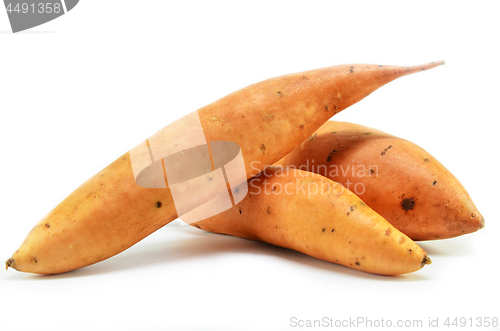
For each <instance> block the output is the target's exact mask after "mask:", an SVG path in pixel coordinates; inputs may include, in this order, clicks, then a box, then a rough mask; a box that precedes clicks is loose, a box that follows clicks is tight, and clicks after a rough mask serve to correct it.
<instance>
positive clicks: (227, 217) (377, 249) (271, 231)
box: [191, 167, 430, 275]
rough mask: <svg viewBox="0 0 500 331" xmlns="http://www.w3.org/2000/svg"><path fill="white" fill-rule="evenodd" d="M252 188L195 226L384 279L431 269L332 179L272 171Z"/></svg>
mask: <svg viewBox="0 0 500 331" xmlns="http://www.w3.org/2000/svg"><path fill="white" fill-rule="evenodd" d="M249 186H250V189H249V194H248V195H247V196H246V197H245V199H243V201H241V202H240V203H239V204H238V205H236V206H234V207H233V208H231V209H228V210H226V211H224V212H222V213H221V214H218V215H215V216H212V217H210V218H207V219H204V220H202V221H198V222H196V223H192V224H191V225H193V226H196V227H198V228H200V229H203V230H206V231H210V232H215V233H222V234H229V235H233V236H237V237H242V238H247V239H252V240H257V241H262V242H266V243H269V244H272V245H275V246H280V247H285V248H289V249H294V250H296V251H299V252H302V253H305V254H307V255H310V256H313V257H316V258H319V259H322V260H325V261H329V262H333V263H337V264H341V265H344V266H347V267H350V268H353V269H358V270H361V271H365V272H370V273H375V274H381V275H398V274H404V273H409V272H413V271H416V270H419V269H421V268H422V267H423V266H424V265H425V264H429V263H430V259H429V258H428V257H427V254H426V253H425V251H424V250H423V249H422V248H421V247H420V246H418V245H417V244H416V243H415V242H413V241H412V240H411V239H410V238H408V237H407V236H406V235H404V234H403V233H401V232H400V231H399V230H397V229H396V228H395V227H394V226H392V225H391V224H390V223H388V222H387V221H386V220H385V219H384V218H382V217H381V216H380V215H379V214H377V213H376V212H374V211H373V210H372V209H371V208H370V207H368V206H367V205H366V204H365V203H364V202H363V201H362V200H361V199H360V198H359V197H358V196H356V195H355V194H353V193H352V192H351V191H349V190H347V189H346V188H344V187H343V186H342V185H340V184H338V183H335V182H334V181H331V180H330V179H328V178H326V177H323V176H321V175H316V174H313V173H310V172H306V171H302V170H298V169H291V168H288V169H286V168H283V167H269V168H267V169H266V170H264V171H263V172H262V173H261V174H259V175H258V176H256V177H254V178H252V179H250V180H249Z"/></svg>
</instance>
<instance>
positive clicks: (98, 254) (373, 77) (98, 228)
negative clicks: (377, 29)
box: [6, 62, 443, 274]
mask: <svg viewBox="0 0 500 331" xmlns="http://www.w3.org/2000/svg"><path fill="white" fill-rule="evenodd" d="M440 64H443V63H442V62H436V63H430V64H427V65H421V66H414V67H396V66H378V65H365V64H363V65H341V66H335V67H329V68H323V69H317V70H312V71H307V72H302V73H297V74H291V75H286V76H281V77H277V78H272V79H269V80H265V81H263V82H260V83H257V84H253V85H250V86H248V87H246V88H243V89H241V90H239V91H237V92H234V93H232V94H230V95H228V96H226V97H224V98H222V99H220V100H218V101H216V102H214V103H212V104H210V105H208V106H205V107H203V108H201V109H199V110H198V111H197V112H196V113H195V114H191V115H192V116H188V117H186V118H181V119H180V120H178V121H177V122H174V123H172V124H170V125H169V126H168V127H167V128H168V130H166V131H165V129H164V130H162V131H161V132H158V133H157V134H155V135H154V136H152V137H151V138H150V139H149V140H147V141H145V142H144V143H141V144H140V145H138V146H137V147H136V148H134V149H133V150H131V151H130V153H126V154H124V155H123V156H121V157H119V158H118V159H117V160H116V161H114V162H113V163H112V164H110V165H109V166H108V167H106V168H105V169H103V170H102V171H101V172H99V173H98V174H96V175H95V176H93V177H92V178H90V179H89V180H88V181H86V182H85V183H83V184H82V185H81V186H80V187H78V188H77V189H76V190H75V191H74V192H73V193H71V194H70V195H69V196H68V197H67V198H66V199H65V200H63V201H62V202H61V203H60V204H59V205H58V206H56V207H55V208H54V209H53V210H52V211H51V212H50V213H49V214H48V215H46V216H45V217H44V218H43V219H42V220H41V221H40V222H39V223H38V224H37V225H35V227H34V228H33V229H32V231H31V232H30V233H29V234H28V236H27V238H26V239H25V241H24V242H23V243H22V245H21V247H20V248H19V249H18V250H17V251H16V252H15V253H14V254H13V256H12V258H10V259H9V260H8V261H7V262H6V265H7V267H12V268H14V269H17V270H19V271H25V272H33V273H40V274H54V273H62V272H66V271H70V270H74V269H77V268H81V267H85V266H88V265H90V264H93V263H96V262H99V261H102V260H104V259H107V258H109V257H111V256H113V255H115V254H118V253H119V252H121V251H123V250H125V249H127V248H128V247H130V246H132V245H134V244H135V243H137V242H138V241H140V240H141V239H143V238H144V237H146V236H147V235H149V234H151V233H152V232H154V231H156V230H157V229H159V228H160V227H162V226H164V225H165V224H167V223H169V222H171V221H172V220H174V219H175V218H177V216H178V214H179V210H178V209H179V204H177V203H176V204H174V202H175V201H174V196H173V186H172V183H173V182H175V183H177V181H180V180H181V179H182V177H183V176H185V175H191V174H189V173H187V172H186V171H184V172H183V170H185V169H190V168H189V167H188V168H185V169H184V168H182V167H179V169H175V170H176V171H177V173H176V176H167V175H166V173H167V171H166V168H167V166H166V165H165V164H164V163H166V161H165V160H166V158H163V157H164V156H166V155H169V154H165V153H166V152H165V149H169V150H171V151H172V150H175V151H176V153H175V155H177V156H178V155H179V154H182V153H183V149H180V150H179V148H180V146H177V145H176V144H172V142H171V141H170V138H171V139H174V141H177V142H179V144H180V145H183V146H187V147H193V146H197V144H198V145H199V144H200V140H203V141H206V142H210V144H212V142H214V141H229V142H234V143H236V144H238V145H239V147H240V148H241V153H242V157H243V160H244V166H245V170H244V174H245V175H246V176H245V177H246V178H245V179H248V178H251V177H252V176H254V175H256V174H257V173H258V172H259V171H260V170H262V169H264V168H265V167H266V166H268V165H271V164H273V163H274V162H276V161H278V160H279V159H280V158H282V157H284V156H285V155H286V154H288V153H289V152H291V151H292V150H293V148H295V146H296V145H298V144H300V143H301V142H302V141H303V140H304V139H306V138H307V137H308V136H310V135H311V134H312V133H313V132H314V131H315V130H317V129H318V128H319V127H320V126H321V125H322V124H324V123H325V122H326V121H327V120H328V119H329V118H330V117H331V116H333V115H334V114H336V113H338V112H339V111H341V110H343V109H345V108H346V107H348V106H350V105H352V104H354V103H356V102H358V101H359V100H361V99H363V98H364V97H366V96H367V95H369V94H370V93H371V92H373V91H375V90H376V89H378V88H379V87H381V86H383V85H384V84H386V83H388V82H390V81H392V80H394V79H396V78H398V77H401V76H404V75H407V74H411V73H415V72H420V71H422V70H425V69H430V68H434V67H436V66H438V65H440ZM194 127H199V130H197V131H196V130H194V129H193V128H194ZM193 130H194V131H196V132H195V133H196V134H194V131H193ZM200 131H201V134H200ZM165 132H166V134H165ZM153 138H154V139H153ZM153 140H154V141H153ZM157 150H162V152H161V153H159V154H158V153H156V154H155V151H157ZM148 151H149V154H148ZM196 153H197V152H196ZM196 153H194V154H193V155H195V156H196V155H197V154H196ZM203 153H205V152H204V151H201V152H200V153H199V154H200V155H201V154H203ZM205 154H206V153H205ZM148 155H149V156H151V160H149V156H148ZM172 155H174V154H172ZM175 155H174V156H175ZM131 160H132V161H131ZM149 161H151V162H150V163H151V165H149V166H147V169H149V170H151V173H155V174H158V173H161V174H162V176H161V180H160V181H156V180H153V181H151V178H150V177H149V174H150V173H149V172H148V173H147V175H145V176H142V174H143V172H139V171H140V170H142V169H143V168H144V167H145V166H146V164H147V163H148V162H149ZM210 161H211V162H212V165H211V166H212V169H213V168H214V163H213V162H214V160H212V159H210ZM177 164H178V163H177V162H170V165H171V166H173V167H174V168H175V166H176V165H177ZM250 164H252V166H250ZM162 166H163V171H162V170H161V169H162ZM208 167H210V162H209V163H208ZM149 170H148V171H149ZM196 170H199V169H196ZM167 177H168V178H167ZM155 178H156V177H155ZM204 178H206V180H207V181H208V180H212V177H210V176H207V177H204ZM139 179H140V180H141V181H142V182H143V183H145V184H144V185H145V187H141V186H140V185H138V182H137V181H138V180H139ZM204 184H207V183H204ZM144 185H143V186H144ZM148 185H149V186H148ZM207 185H208V184H207ZM214 185H215V184H214ZM196 188H197V187H196V186H191V187H187V188H186V187H184V188H183V189H182V190H179V191H180V193H181V194H184V197H187V199H186V200H187V201H189V202H190V204H186V205H184V206H183V209H185V210H183V213H184V212H187V211H189V209H190V208H194V207H196V206H197V205H199V204H202V203H205V202H206V201H207V199H210V197H209V196H206V195H203V192H201V193H200V196H201V198H199V199H196V197H198V196H197V195H195V194H191V192H190V190H191V189H192V190H195V189H196ZM226 190H227V188H226ZM233 193H234V192H233ZM190 196H195V199H190V198H191V197H190ZM204 199H205V200H204Z"/></svg>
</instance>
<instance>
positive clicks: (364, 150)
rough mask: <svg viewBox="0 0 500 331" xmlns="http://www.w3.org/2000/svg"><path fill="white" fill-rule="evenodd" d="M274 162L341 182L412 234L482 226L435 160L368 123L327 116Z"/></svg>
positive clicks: (447, 233) (422, 236)
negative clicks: (284, 155) (309, 135)
mask: <svg viewBox="0 0 500 331" xmlns="http://www.w3.org/2000/svg"><path fill="white" fill-rule="evenodd" d="M276 164H277V165H282V166H292V167H297V168H300V169H304V170H308V171H312V172H315V173H318V174H321V175H323V176H326V177H328V178H330V179H332V180H334V181H337V182H339V183H341V184H342V185H344V186H345V187H347V188H349V189H350V190H352V191H353V192H354V193H356V194H357V195H359V197H360V198H361V199H362V200H363V201H365V202H366V204H367V205H368V206H370V207H371V208H373V209H374V210H375V211H376V212H377V213H379V214H380V215H382V216H383V217H384V218H385V219H387V220H388V221H389V222H391V224H392V225H394V226H395V227H396V228H397V229H399V230H400V231H401V232H403V233H405V234H406V235H408V236H409V237H410V238H412V239H413V240H431V239H444V238H451V237H456V236H460V235H463V234H466V233H471V232H475V231H477V230H479V229H481V228H483V227H484V218H483V217H482V216H481V214H480V213H479V211H478V210H477V208H476V206H475V205H474V203H473V202H472V199H471V197H470V196H469V194H468V193H467V191H466V190H465V188H464V187H463V185H462V184H461V183H460V182H459V181H458V179H457V178H456V177H455V176H453V174H451V173H450V171H448V170H447V169H446V168H445V167H444V166H443V165H442V164H441V163H440V162H439V161H438V160H436V159H435V158H434V157H433V156H432V155H430V154H429V153H427V152H426V151H425V150H424V149H422V148H420V147H419V146H417V145H416V144H414V143H412V142H410V141H407V140H404V139H401V138H398V137H395V136H393V135H390V134H387V133H385V132H382V131H379V130H375V129H373V128H369V127H365V126H362V125H357V124H351V123H346V122H336V121H328V122H327V123H326V124H325V125H323V126H322V127H321V128H320V129H319V130H317V131H316V132H315V133H314V134H313V135H312V136H311V137H310V138H309V139H307V140H305V141H304V142H303V143H302V144H301V145H299V146H298V147H297V148H295V150H294V151H293V152H291V153H290V154H288V155H287V156H286V157H284V158H283V159H281V160H280V161H278V162H277V163H276Z"/></svg>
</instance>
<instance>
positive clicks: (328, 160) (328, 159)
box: [326, 149, 337, 162]
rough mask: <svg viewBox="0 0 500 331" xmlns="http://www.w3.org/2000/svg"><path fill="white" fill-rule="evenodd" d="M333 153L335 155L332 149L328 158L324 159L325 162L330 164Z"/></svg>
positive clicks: (335, 151)
mask: <svg viewBox="0 0 500 331" xmlns="http://www.w3.org/2000/svg"><path fill="white" fill-rule="evenodd" d="M335 153H337V150H336V149H334V150H333V151H331V152H330V154H328V157H327V158H326V162H331V161H332V156H333V154H335Z"/></svg>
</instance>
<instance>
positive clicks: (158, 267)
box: [0, 0, 500, 330]
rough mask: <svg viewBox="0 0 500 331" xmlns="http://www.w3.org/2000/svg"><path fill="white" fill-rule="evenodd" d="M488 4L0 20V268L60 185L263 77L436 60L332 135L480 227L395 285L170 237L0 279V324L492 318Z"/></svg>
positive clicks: (196, 325)
mask: <svg viewBox="0 0 500 331" xmlns="http://www.w3.org/2000/svg"><path fill="white" fill-rule="evenodd" d="M497 4H498V2H496V1H477V2H470V1H468V2H465V1H464V2H460V1H419V2H413V3H411V4H410V3H409V2H397V1H310V2H305V1H302V2H298V1H268V2H263V1H251V2H250V1H249V2H245V3H240V2H238V4H237V2H235V1H233V2H230V1H154V0H143V1H128V0H127V1H126V0H120V1H118V0H106V1H91V0H82V1H80V3H79V4H78V5H77V6H76V7H75V8H74V9H73V10H72V11H71V12H69V13H68V14H67V15H64V16H63V17H61V18H59V19H56V20H54V21H52V22H49V23H47V24H44V25H41V26H39V27H35V28H33V29H31V30H28V31H26V32H23V33H19V34H12V33H11V32H10V31H9V30H10V25H9V22H8V19H7V15H6V13H5V11H3V9H2V10H0V31H1V33H0V50H1V52H0V112H1V117H0V118H1V119H0V144H1V145H0V147H1V162H0V175H1V183H2V184H1V185H2V186H1V190H0V210H1V214H0V222H1V223H0V224H1V241H0V259H3V260H6V259H8V258H9V257H10V255H11V254H12V253H13V252H14V251H15V250H16V249H17V248H18V246H19V245H20V243H21V242H22V241H23V239H24V237H25V236H26V234H27V233H28V232H29V230H30V229H31V227H32V226H33V225H34V224H35V223H36V222H38V220H39V219H40V218H41V217H43V216H44V215H45V214H46V213H47V212H49V211H50V210H51V209H52V208H53V207H55V206H56V205H57V204H58V203H59V202H60V201H61V200H62V199H64V198H65V197H66V196H67V195H68V194H69V193H70V192H71V191H73V190H74V189H75V188H76V187H77V186H79V185H80V184H81V183H82V182H84V181H85V180H86V179H88V178H89V177H91V176H92V175H94V174H95V173H96V172H98V171H99V170H101V169H102V168H104V167H105V166H106V165H108V164H109V163H111V162H112V161H113V160H115V159H116V158H117V157H118V156H120V155H122V154H123V153H125V152H127V151H128V150H129V149H131V148H132V147H134V146H136V145H137V144H138V143H139V142H141V141H143V140H144V139H145V138H147V137H149V136H150V135H151V134H153V133H154V132H156V131H157V130H159V129H161V128H162V127H163V126H165V125H167V124H169V123H170V122H172V121H173V120H174V119H176V118H178V117H180V116H182V115H184V114H186V113H189V112H191V111H193V110H196V109H198V108H200V107H202V106H204V105H206V104H208V103H211V102H213V101H215V100H217V99H219V98H220V97H222V96H224V95H226V94H228V93H230V92H233V91H235V90H238V89H240V88H242V87H245V86H247V85H249V84H252V83H255V82H258V81H260V80H263V79H266V78H270V77H274V76H277V75H282V74H287V73H292V72H298V71H303V70H308V69H315V68H319V67H324V66H331V65H337V64H349V63H373V64H393V65H404V66H406V65H414V64H420V63H426V62H430V61H436V60H446V65H445V66H441V67H438V68H436V69H433V70H430V71H426V72H424V73H419V74H416V75H411V76H408V77H404V78H401V79H399V80H396V81H394V82H392V83H390V84H389V85H386V86H385V87H383V88H381V89H380V90H378V91H376V92H375V93H373V94H372V95H370V96H369V97H367V98H366V99H364V100H362V101H361V102H359V103H358V104H356V105H354V106H352V107H350V108H348V109H347V110H345V111H344V112H343V113H341V114H339V115H337V116H335V118H334V119H337V120H342V121H350V122H355V123H359V124H363V125H367V126H371V127H375V128H378V129H381V130H383V131H387V132H389V133H392V134H395V135H398V136H400V137H403V138H406V139H408V140H411V141H413V142H415V143H417V144H418V145H420V146H421V147H423V148H425V149H426V150H427V151H428V152H430V153H431V154H432V155H434V156H435V157H436V158H438V159H439V160H440V161H441V162H442V163H443V164H444V165H445V166H447V167H448V169H449V170H451V171H452V173H453V174H455V175H456V176H457V177H458V178H459V180H460V181H461V182H462V184H464V186H465V187H466V188H467V190H468V192H469V193H470V194H471V196H472V198H473V200H474V202H475V203H476V205H477V206H478V208H479V210H480V212H481V213H482V214H483V216H484V217H485V219H486V227H485V228H484V229H483V230H481V231H479V232H477V233H474V234H469V235H466V236H463V237H460V238H455V239H449V240H444V241H435V242H422V243H421V246H422V247H423V248H424V249H426V250H427V252H428V253H429V255H430V257H431V258H432V259H433V264H432V265H430V266H426V267H425V268H424V269H422V270H421V271H418V272H416V273H413V274H409V275H404V276H400V277H383V276H376V275H370V274H366V273H362V272H358V271H354V270H351V269H348V268H345V267H342V266H337V265H334V264H331V263H327V262H324V261H320V260H316V259H314V258H311V257H308V256H305V255H303V254H300V253H297V252H294V251H290V250H285V249H281V248H277V247H273V246H270V245H266V244H262V243H257V242H252V241H248V240H243V239H239V238H233V237H229V236H220V235H215V234H210V233H204V232H202V231H200V230H197V229H194V228H191V227H188V226H180V225H179V224H180V223H178V221H176V222H174V223H171V224H170V225H168V226H166V227H164V228H162V229H160V230H159V231H157V232H156V233H154V234H153V235H151V236H150V237H148V238H146V239H145V240H143V241H142V242H140V243H138V244H137V245H136V246H134V247H132V248H131V249H129V250H127V251H125V252H124V253H122V254H119V255H118V256H115V257H113V258H111V259H109V260H107V261H104V262H101V263H98V264H96V265H93V266H90V267H87V268H84V269H81V270H78V271H75V272H71V273H67V274H63V275H57V276H37V275H30V274H23V273H20V272H16V271H15V270H12V269H11V270H9V271H6V272H0V293H1V300H0V317H1V318H0V320H1V323H0V328H1V329H2V330H35V329H36V330H139V329H142V330H294V329H299V328H298V327H292V326H291V323H290V318H292V317H296V318H298V319H301V320H308V319H322V318H323V317H327V318H332V319H334V320H349V319H356V318H357V317H365V318H370V319H372V320H377V321H380V320H381V319H382V318H383V319H384V321H386V320H389V319H390V320H392V321H393V323H396V321H397V320H405V319H411V320H414V319H415V320H416V319H420V320H422V321H423V324H424V326H426V325H427V323H428V320H429V318H431V319H436V318H439V323H440V324H441V326H442V323H443V322H444V320H445V319H446V317H448V316H449V317H456V316H458V317H465V318H467V319H468V318H473V322H474V323H475V322H476V318H477V317H490V318H492V317H497V318H498V317H500V309H499V308H500V304H499V302H498V298H499V294H500V293H499V292H500V291H499V283H498V279H499V275H500V274H499V272H498V268H497V267H496V266H497V264H498V252H499V248H498V247H499V246H498V243H499V241H498V238H497V237H496V236H497V235H499V229H500V226H499V224H498V223H499V220H498V219H499V213H498V212H497V211H496V208H497V207H498V206H499V203H498V201H497V200H498V193H497V191H496V187H498V185H499V184H500V183H499V181H498V171H499V167H498V163H497V160H498V157H497V153H498V142H499V138H498V130H497V129H498V126H497V123H498V112H499V111H500V101H499V96H498V93H499V85H500V84H499V80H498V77H499V74H500V65H499V61H498V59H499V58H500V52H499V47H498V32H499V31H500V23H499V20H498V12H499V11H498V9H499V8H498V7H499V6H498V5H497ZM283 139H286V137H283ZM308 329H311V328H308ZM321 329H332V328H326V327H324V328H321ZM344 329H347V328H344ZM358 329H361V328H358ZM379 329H382V328H379ZM392 329H398V328H394V327H393V328H392ZM402 329H411V328H402ZM441 329H443V330H445V329H450V330H456V329H460V330H465V329H467V328H453V327H452V328H446V327H441V328H433V330H441ZM475 329H477V330H482V329H485V330H492V329H493V328H489V329H487V328H475ZM496 329H497V330H498V329H500V328H498V327H497V328H496ZM419 330H423V328H421V329H419Z"/></svg>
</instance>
